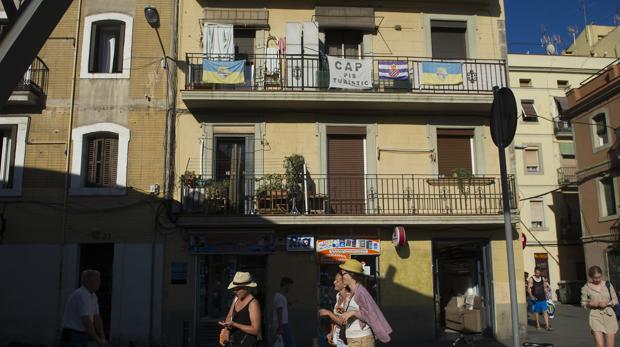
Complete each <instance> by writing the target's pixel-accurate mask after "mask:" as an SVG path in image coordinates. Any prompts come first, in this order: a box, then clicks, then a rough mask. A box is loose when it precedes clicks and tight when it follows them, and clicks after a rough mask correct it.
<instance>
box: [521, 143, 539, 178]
mask: <svg viewBox="0 0 620 347" xmlns="http://www.w3.org/2000/svg"><path fill="white" fill-rule="evenodd" d="M523 153H524V154H523V156H524V159H525V171H526V172H528V173H534V172H540V171H541V169H540V156H539V151H538V148H532V147H530V148H526V149H525V151H524V152H523Z"/></svg>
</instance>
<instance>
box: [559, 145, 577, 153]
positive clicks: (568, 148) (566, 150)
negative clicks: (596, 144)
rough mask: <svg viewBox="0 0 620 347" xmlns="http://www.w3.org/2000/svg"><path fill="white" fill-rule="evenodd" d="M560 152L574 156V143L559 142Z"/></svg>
mask: <svg viewBox="0 0 620 347" xmlns="http://www.w3.org/2000/svg"><path fill="white" fill-rule="evenodd" d="M560 154H561V155H563V156H574V155H575V143H573V142H561V143H560Z"/></svg>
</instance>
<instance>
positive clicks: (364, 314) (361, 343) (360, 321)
mask: <svg viewBox="0 0 620 347" xmlns="http://www.w3.org/2000/svg"><path fill="white" fill-rule="evenodd" d="M340 274H341V275H342V279H343V282H344V284H345V285H346V286H347V287H349V290H351V298H350V299H349V302H348V303H347V306H346V310H345V312H344V313H343V314H342V315H340V322H339V323H340V325H341V326H342V328H341V329H340V339H342V341H343V342H345V343H346V344H347V345H348V346H349V347H374V346H375V338H376V339H377V340H379V341H381V342H383V343H388V342H390V334H391V333H392V328H391V327H390V324H389V323H388V322H387V320H386V319H385V317H384V316H383V312H381V309H380V308H379V306H377V303H376V302H375V300H374V299H373V298H372V296H371V295H370V293H368V290H366V288H364V286H363V285H362V284H361V283H360V282H361V281H362V280H363V278H364V267H363V266H362V263H360V262H359V261H358V260H355V259H347V260H346V261H345V262H344V264H341V265H340ZM373 335H374V336H373Z"/></svg>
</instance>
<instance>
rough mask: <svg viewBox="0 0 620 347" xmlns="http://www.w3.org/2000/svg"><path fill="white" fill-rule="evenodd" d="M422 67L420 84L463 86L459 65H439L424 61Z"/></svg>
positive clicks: (439, 63) (438, 63)
mask: <svg viewBox="0 0 620 347" xmlns="http://www.w3.org/2000/svg"><path fill="white" fill-rule="evenodd" d="M421 65H422V84H426V85H457V84H463V69H462V67H461V63H441V62H430V61H425V62H422V63H421Z"/></svg>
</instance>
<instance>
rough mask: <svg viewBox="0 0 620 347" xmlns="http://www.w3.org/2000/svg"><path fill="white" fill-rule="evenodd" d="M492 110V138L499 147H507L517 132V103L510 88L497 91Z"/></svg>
mask: <svg viewBox="0 0 620 347" xmlns="http://www.w3.org/2000/svg"><path fill="white" fill-rule="evenodd" d="M493 94H494V98H493V107H492V108H491V137H492V138H493V142H494V143H495V145H496V146H497V147H504V148H505V147H507V146H508V145H509V144H510V143H511V142H512V140H513V139H514V137H515V132H516V131H517V102H516V101H515V96H514V94H513V93H512V90H510V88H501V89H499V90H496V91H495V92H494V93H493Z"/></svg>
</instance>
